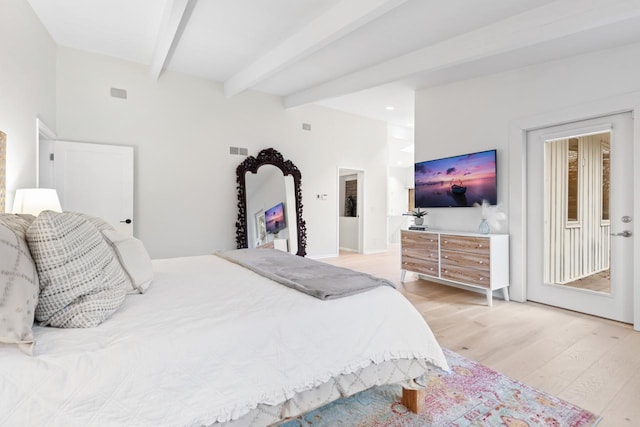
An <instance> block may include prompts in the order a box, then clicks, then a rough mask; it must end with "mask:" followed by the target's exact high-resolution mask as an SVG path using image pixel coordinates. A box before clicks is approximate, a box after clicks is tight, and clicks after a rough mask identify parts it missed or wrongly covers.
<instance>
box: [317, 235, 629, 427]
mask: <svg viewBox="0 0 640 427" xmlns="http://www.w3.org/2000/svg"><path fill="white" fill-rule="evenodd" d="M324 261H326V262H328V263H331V264H334V265H340V266H343V267H348V268H352V269H354V270H359V271H364V272H367V273H370V274H374V275H377V276H380V277H384V278H387V279H389V280H391V281H393V282H394V283H396V284H399V283H400V252H399V248H398V247H392V248H391V249H390V250H389V252H387V253H383V254H374V255H360V254H355V253H349V252H345V253H341V255H340V257H338V258H331V259H326V260H324ZM403 293H404V295H405V296H406V297H407V298H408V299H409V300H410V301H411V302H412V303H413V304H414V306H415V307H416V308H417V309H418V310H419V311H420V313H422V315H423V316H424V318H425V319H426V321H427V323H428V324H429V326H430V327H431V329H432V330H433V332H434V334H435V336H436V338H437V339H438V341H439V343H440V345H442V346H443V347H446V348H448V349H451V350H453V351H455V352H457V353H459V354H462V355H464V356H465V357H467V358H469V359H473V360H476V361H479V362H481V363H483V364H484V365H486V366H489V367H491V368H492V369H495V370H497V371H499V372H502V373H503V374H506V375H508V376H510V377H512V378H515V379H517V380H519V381H522V382H524V383H527V384H529V385H531V386H533V387H536V388H538V389H540V390H543V391H546V392H548V393H550V394H553V395H555V396H558V397H560V398H562V399H565V400H567V401H569V402H572V403H574V404H576V405H578V406H581V407H583V408H585V409H588V410H590V411H592V412H593V413H596V414H598V415H601V416H602V417H603V420H602V422H601V423H600V424H599V427H618V426H640V332H635V331H633V328H632V327H631V326H630V325H626V324H622V323H618V322H613V321H610V320H605V319H601V318H597V317H593V316H588V315H584V314H580V313H575V312H571V311H566V310H562V309H558V308H554V307H549V306H545V305H541V304H536V303H531V302H527V303H517V302H505V301H503V300H499V299H496V298H494V302H493V304H494V305H493V307H487V306H486V298H485V295H484V293H482V294H480V293H475V292H471V291H467V290H461V289H457V288H454V287H451V286H447V285H442V284H437V283H432V282H428V281H425V280H418V279H416V277H415V276H414V275H412V274H411V273H407V278H406V282H405V290H404V291H403Z"/></svg>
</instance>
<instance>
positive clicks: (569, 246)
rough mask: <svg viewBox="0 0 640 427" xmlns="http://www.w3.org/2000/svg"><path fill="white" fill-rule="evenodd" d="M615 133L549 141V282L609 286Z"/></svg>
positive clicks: (597, 288)
mask: <svg viewBox="0 0 640 427" xmlns="http://www.w3.org/2000/svg"><path fill="white" fill-rule="evenodd" d="M610 150H611V133H610V132H603V133H598V134H594V135H584V136H575V137H569V138H564V139H557V140H549V141H545V175H546V176H545V190H544V191H545V196H544V197H545V221H544V222H545V230H544V239H545V241H544V247H545V257H544V258H545V266H544V273H545V283H549V284H558V285H564V286H571V287H575V288H580V289H586V290H591V291H596V292H604V293H610V292H611V282H610V277H609V258H610V222H609V195H610V191H611V189H610V179H609V175H610V170H609V156H610V154H609V153H610Z"/></svg>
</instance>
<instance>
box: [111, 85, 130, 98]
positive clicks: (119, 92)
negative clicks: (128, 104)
mask: <svg viewBox="0 0 640 427" xmlns="http://www.w3.org/2000/svg"><path fill="white" fill-rule="evenodd" d="M111 96H112V97H114V98H120V99H127V91H126V90H124V89H118V88H115V87H112V88H111Z"/></svg>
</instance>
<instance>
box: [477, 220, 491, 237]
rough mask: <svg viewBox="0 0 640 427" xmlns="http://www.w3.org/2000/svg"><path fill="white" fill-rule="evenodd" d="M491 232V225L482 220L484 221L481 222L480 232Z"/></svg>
mask: <svg viewBox="0 0 640 427" xmlns="http://www.w3.org/2000/svg"><path fill="white" fill-rule="evenodd" d="M490 231H491V228H489V223H488V222H487V220H486V219H484V218H482V221H480V225H479V226H478V232H479V233H480V234H489V232H490Z"/></svg>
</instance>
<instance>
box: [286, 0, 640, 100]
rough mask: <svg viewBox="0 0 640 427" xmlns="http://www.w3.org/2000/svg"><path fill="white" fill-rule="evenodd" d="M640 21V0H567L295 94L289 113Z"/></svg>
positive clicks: (292, 95) (291, 98)
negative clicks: (604, 28) (385, 85)
mask: <svg viewBox="0 0 640 427" xmlns="http://www.w3.org/2000/svg"><path fill="white" fill-rule="evenodd" d="M638 16H640V0H561V1H556V2H553V3H549V4H546V5H544V6H541V7H538V8H536V9H532V10H529V11H527V12H524V13H521V14H518V15H515V16H512V17H509V18H507V19H504V20H502V21H499V22H496V23H494V24H491V25H488V26H485V27H482V28H479V29H477V30H474V31H471V32H468V33H465V34H461V35H459V36H456V37H453V38H450V39H447V40H444V41H442V42H439V43H436V44H433V45H431V46H428V47H425V48H422V49H419V50H416V51H413V52H410V53H408V54H405V55H402V56H399V57H396V58H393V59H391V60H388V61H385V62H382V63H380V64H377V65H374V66H372V67H368V68H365V69H362V70H359V71H356V72H353V73H351V74H347V75H345V76H342V77H339V78H337V79H334V80H331V81H328V82H326V83H323V84H320V85H317V86H314V87H311V88H309V89H305V90H302V91H300V92H297V93H294V94H291V95H289V96H287V97H285V99H284V105H285V107H287V108H291V107H296V106H300V105H304V104H309V103H313V102H318V101H321V100H323V99H328V98H333V97H337V96H341V95H345V94H348V93H353V92H358V91H361V90H365V89H369V88H372V87H376V86H380V85H382V84H386V83H389V82H392V81H398V80H403V79H406V78H408V77H411V76H415V75H417V74H420V73H426V72H429V71H438V70H443V69H447V68H449V67H453V66H456V65H460V64H464V63H470V62H472V61H476V60H480V59H486V58H490V57H492V56H495V55H499V54H502V53H506V52H511V51H515V50H518V49H523V48H526V47H530V46H534V45H537V44H540V43H544V42H549V41H552V40H555V39H560V38H562V37H567V36H571V35H574V34H577V33H581V32H584V31H589V30H592V29H596V28H601V27H605V26H611V25H615V24H616V23H620V22H623V21H625V20H629V19H633V18H637V17H638Z"/></svg>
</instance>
